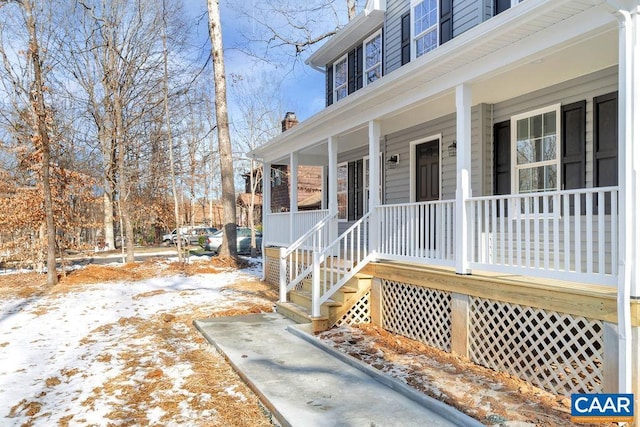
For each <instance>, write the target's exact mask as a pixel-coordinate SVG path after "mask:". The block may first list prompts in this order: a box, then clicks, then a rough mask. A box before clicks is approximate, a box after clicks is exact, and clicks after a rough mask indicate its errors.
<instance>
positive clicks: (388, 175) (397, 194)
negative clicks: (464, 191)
mask: <svg viewBox="0 0 640 427" xmlns="http://www.w3.org/2000/svg"><path fill="white" fill-rule="evenodd" d="M486 110H487V107H486V106H482V108H481V107H480V106H477V107H474V108H473V109H472V118H471V121H472V123H471V140H472V144H471V158H472V159H474V160H475V161H474V162H473V164H472V168H471V180H472V192H473V193H472V194H482V191H483V188H484V186H485V183H484V181H485V179H484V173H483V169H484V163H485V160H478V159H483V158H484V157H485V155H484V154H483V147H484V138H485V137H486V127H485V126H483V123H484V124H486V120H487V114H486ZM436 135H441V145H440V161H441V163H440V164H441V170H440V180H441V193H440V198H441V199H442V200H450V199H454V198H455V194H456V157H450V156H449V150H448V147H449V145H451V144H452V143H453V142H454V141H455V140H456V116H455V114H450V115H447V116H444V117H440V118H438V119H435V120H432V121H430V122H427V123H424V124H421V125H418V126H414V127H411V128H408V129H405V130H402V131H399V132H396V133H393V134H391V135H387V137H386V141H385V144H384V145H385V147H384V150H385V156H389V155H391V154H396V153H398V154H400V165H399V166H398V167H396V169H385V174H384V189H383V190H384V203H385V204H394V203H408V202H409V201H410V200H411V194H410V176H411V171H410V158H411V156H412V153H411V147H412V144H411V143H412V142H414V141H418V140H421V139H424V138H428V137H431V136H436ZM483 135H484V136H483Z"/></svg>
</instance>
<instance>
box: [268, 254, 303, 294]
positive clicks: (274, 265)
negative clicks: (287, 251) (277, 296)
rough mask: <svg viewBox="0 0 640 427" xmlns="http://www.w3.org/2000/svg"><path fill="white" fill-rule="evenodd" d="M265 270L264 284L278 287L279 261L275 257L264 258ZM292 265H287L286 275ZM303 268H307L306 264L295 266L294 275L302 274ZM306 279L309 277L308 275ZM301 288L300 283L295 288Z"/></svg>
mask: <svg viewBox="0 0 640 427" xmlns="http://www.w3.org/2000/svg"><path fill="white" fill-rule="evenodd" d="M265 268H266V269H267V270H266V271H267V274H266V282H267V283H268V284H270V285H272V286H279V285H280V259H279V258H277V257H268V256H267V257H265ZM291 268H292V265H291V263H287V273H286V274H287V275H289V272H290V271H291ZM305 268H307V264H305V263H298V264H296V265H295V267H294V269H295V270H296V274H299V273H300V272H302V271H303V270H304V269H305ZM308 277H311V275H309V276H308ZM301 287H302V283H300V284H298V286H296V288H297V289H299V288H301Z"/></svg>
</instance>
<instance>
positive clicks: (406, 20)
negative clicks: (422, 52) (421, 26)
mask: <svg viewBox="0 0 640 427" xmlns="http://www.w3.org/2000/svg"><path fill="white" fill-rule="evenodd" d="M401 26H402V30H401V33H402V35H401V39H400V40H401V42H400V57H401V58H400V63H401V65H404V64H407V63H409V61H411V13H410V12H407V13H405V14H404V15H402V18H401Z"/></svg>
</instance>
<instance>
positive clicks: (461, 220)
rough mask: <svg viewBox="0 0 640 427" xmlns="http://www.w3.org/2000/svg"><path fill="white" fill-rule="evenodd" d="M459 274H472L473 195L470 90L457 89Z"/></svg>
mask: <svg viewBox="0 0 640 427" xmlns="http://www.w3.org/2000/svg"><path fill="white" fill-rule="evenodd" d="M456 138H457V155H456V170H457V172H456V231H455V239H456V240H455V242H456V273H458V274H471V271H470V270H469V259H468V254H469V251H468V231H469V221H468V217H467V205H466V200H467V199H468V198H469V196H470V195H471V87H469V85H467V84H461V85H459V86H458V87H456Z"/></svg>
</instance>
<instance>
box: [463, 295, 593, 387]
mask: <svg viewBox="0 0 640 427" xmlns="http://www.w3.org/2000/svg"><path fill="white" fill-rule="evenodd" d="M469 313H470V319H469V322H470V325H469V357H470V358H471V360H472V361H473V362H475V363H477V364H479V365H483V366H486V367H490V368H493V369H495V370H498V371H505V372H508V373H510V374H512V375H514V376H517V377H519V378H521V379H523V380H525V381H527V382H529V383H531V384H534V385H536V386H538V387H540V388H543V389H546V390H548V391H550V392H552V393H556V394H559V395H567V394H570V393H600V392H602V379H603V363H602V362H603V360H604V355H603V347H604V342H603V323H602V322H601V321H595V320H590V319H586V318H584V317H579V316H571V315H568V314H563V313H557V312H553V311H546V310H542V309H537V308H532V307H527V306H522V305H517V304H507V303H502V302H497V301H493V300H489V299H483V298H475V297H470V299H469Z"/></svg>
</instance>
